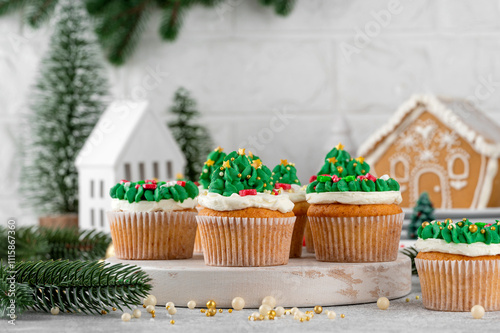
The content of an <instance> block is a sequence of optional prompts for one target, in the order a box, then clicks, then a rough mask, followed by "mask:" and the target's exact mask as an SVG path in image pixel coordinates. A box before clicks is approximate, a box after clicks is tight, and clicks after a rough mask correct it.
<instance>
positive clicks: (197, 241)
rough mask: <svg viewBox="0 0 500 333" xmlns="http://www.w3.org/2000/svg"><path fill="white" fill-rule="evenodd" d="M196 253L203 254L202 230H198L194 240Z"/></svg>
mask: <svg viewBox="0 0 500 333" xmlns="http://www.w3.org/2000/svg"><path fill="white" fill-rule="evenodd" d="M193 252H194V253H203V246H202V245H201V236H200V229H199V228H196V237H195V238H194V251H193Z"/></svg>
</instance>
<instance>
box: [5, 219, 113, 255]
mask: <svg viewBox="0 0 500 333" xmlns="http://www.w3.org/2000/svg"><path fill="white" fill-rule="evenodd" d="M15 237H16V260H17V261H22V260H25V261H27V260H29V261H36V260H49V259H54V260H56V259H69V260H97V259H102V258H104V256H105V254H106V250H107V249H108V247H109V245H110V244H111V238H110V237H109V235H108V234H106V233H104V232H99V231H96V230H82V231H78V230H76V229H73V228H64V229H51V228H43V227H19V228H17V229H16V235H15ZM7 240H8V239H7V228H4V227H0V258H1V259H4V260H7V246H8V242H7Z"/></svg>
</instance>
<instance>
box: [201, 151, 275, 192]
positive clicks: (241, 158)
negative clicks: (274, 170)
mask: <svg viewBox="0 0 500 333" xmlns="http://www.w3.org/2000/svg"><path fill="white" fill-rule="evenodd" d="M266 169H267V170H269V168H264V165H263V164H262V162H261V160H260V159H255V160H252V158H250V157H248V156H247V155H246V154H245V149H244V148H241V149H239V150H238V151H237V152H236V151H233V152H231V153H229V154H228V155H227V156H226V157H225V158H224V161H223V162H222V165H221V166H220V167H219V170H215V171H214V172H213V174H212V179H211V182H210V187H209V190H208V191H209V192H212V193H218V194H221V195H223V196H231V195H232V194H234V193H236V194H239V195H251V194H256V193H257V192H264V190H269V191H271V190H272V189H273V187H272V184H271V177H270V174H271V172H270V170H269V171H267V170H266ZM240 191H241V192H240Z"/></svg>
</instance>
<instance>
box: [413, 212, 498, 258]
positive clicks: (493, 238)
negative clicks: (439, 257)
mask: <svg viewBox="0 0 500 333" xmlns="http://www.w3.org/2000/svg"><path fill="white" fill-rule="evenodd" d="M417 234H418V240H417V242H416V244H415V247H416V248H417V249H418V250H419V251H421V252H442V253H450V254H460V255H464V256H468V257H477V256H486V255H498V254H500V222H499V221H496V223H493V224H492V223H489V224H487V223H483V222H476V223H473V222H470V221H469V220H468V219H466V218H464V219H463V220H462V221H460V222H458V223H455V222H453V221H452V220H451V219H446V220H445V221H443V222H441V221H432V222H424V223H422V225H421V226H420V227H419V228H418V230H417Z"/></svg>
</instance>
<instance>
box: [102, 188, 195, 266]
mask: <svg viewBox="0 0 500 333" xmlns="http://www.w3.org/2000/svg"><path fill="white" fill-rule="evenodd" d="M110 195H111V198H112V202H111V211H110V212H108V220H109V224H110V229H111V238H112V239H113V245H114V248H115V253H116V256H117V257H118V258H119V259H135V260H148V259H155V260H159V259H187V258H191V257H192V256H193V247H194V239H195V235H196V218H195V217H196V209H195V207H196V205H197V200H196V197H197V195H198V187H197V186H196V185H195V184H194V183H193V182H191V181H170V182H157V181H155V180H146V181H138V182H129V181H127V180H122V181H121V182H119V183H118V184H116V185H115V186H113V187H112V188H111V190H110Z"/></svg>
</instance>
